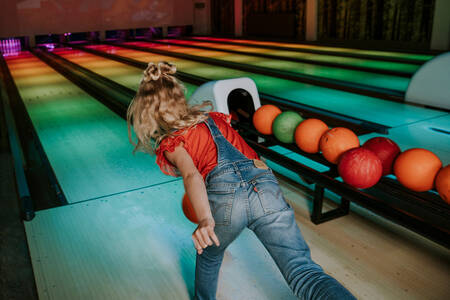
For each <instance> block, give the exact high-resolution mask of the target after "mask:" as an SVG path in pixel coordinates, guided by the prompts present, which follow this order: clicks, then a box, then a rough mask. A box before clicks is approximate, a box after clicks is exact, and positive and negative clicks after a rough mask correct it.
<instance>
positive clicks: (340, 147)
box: [319, 127, 359, 164]
mask: <svg viewBox="0 0 450 300" xmlns="http://www.w3.org/2000/svg"><path fill="white" fill-rule="evenodd" d="M356 147H359V139H358V136H357V135H356V134H354V133H353V131H351V130H350V129H347V128H344V127H336V128H332V129H329V130H328V131H326V132H325V133H324V134H323V135H322V137H321V138H320V141H319V148H320V151H322V155H323V157H325V159H326V160H328V161H329V162H330V163H333V164H337V162H338V160H339V156H341V154H342V153H344V152H345V151H347V150H349V149H352V148H356Z"/></svg>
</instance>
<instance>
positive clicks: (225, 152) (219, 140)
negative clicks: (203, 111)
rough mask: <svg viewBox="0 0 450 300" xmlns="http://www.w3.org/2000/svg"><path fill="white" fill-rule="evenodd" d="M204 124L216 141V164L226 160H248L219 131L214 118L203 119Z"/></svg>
mask: <svg viewBox="0 0 450 300" xmlns="http://www.w3.org/2000/svg"><path fill="white" fill-rule="evenodd" d="M205 124H206V126H207V127H208V129H209V131H210V132H211V136H212V138H213V140H214V143H216V148H217V164H218V165H220V164H223V163H228V162H234V161H240V160H248V158H247V157H246V156H245V155H244V154H242V153H241V151H239V150H238V149H236V147H234V146H233V145H232V144H231V143H230V142H229V141H228V140H227V139H226V138H225V137H224V136H223V135H222V133H221V132H220V130H219V128H218V127H217V125H216V123H215V122H214V120H213V119H212V118H211V117H209V118H208V119H207V120H206V121H205Z"/></svg>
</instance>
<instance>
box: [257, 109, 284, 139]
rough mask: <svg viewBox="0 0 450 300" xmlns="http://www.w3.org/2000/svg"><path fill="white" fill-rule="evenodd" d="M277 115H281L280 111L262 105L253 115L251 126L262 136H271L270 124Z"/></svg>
mask: <svg viewBox="0 0 450 300" xmlns="http://www.w3.org/2000/svg"><path fill="white" fill-rule="evenodd" d="M279 114H281V109H279V108H278V107H276V106H275V105H272V104H266V105H263V106H261V107H260V108H258V109H257V110H256V112H255V113H254V114H253V125H254V126H255V128H256V130H258V132H260V133H262V134H267V135H269V134H273V131H272V124H273V121H274V120H275V118H276V117H277V116H278V115H279Z"/></svg>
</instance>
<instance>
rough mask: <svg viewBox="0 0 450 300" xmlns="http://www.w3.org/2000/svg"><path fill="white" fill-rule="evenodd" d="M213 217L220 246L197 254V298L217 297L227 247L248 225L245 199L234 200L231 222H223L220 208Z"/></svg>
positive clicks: (210, 247) (213, 246)
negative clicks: (218, 282) (219, 277)
mask: <svg viewBox="0 0 450 300" xmlns="http://www.w3.org/2000/svg"><path fill="white" fill-rule="evenodd" d="M211 204H212V203H211ZM212 207H213V205H212ZM213 217H214V219H215V221H216V227H215V228H214V232H215V233H216V235H217V238H218V239H219V241H220V246H219V247H217V246H216V245H212V246H209V247H207V248H206V249H204V251H203V253H202V254H200V255H199V254H197V259H196V265H195V296H194V299H196V300H204V299H208V300H212V299H216V292H217V280H218V275H219V269H220V266H221V265H222V260H223V255H224V252H225V249H226V248H227V247H228V245H230V244H231V243H232V242H233V241H234V240H235V239H236V238H237V237H238V236H239V234H240V233H241V232H242V230H243V229H244V228H245V226H246V225H247V215H246V207H245V201H239V199H235V201H233V205H232V209H231V216H230V218H229V222H225V223H223V222H222V221H223V214H222V212H221V210H220V209H219V210H215V211H214V215H213Z"/></svg>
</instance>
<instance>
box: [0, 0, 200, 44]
mask: <svg viewBox="0 0 450 300" xmlns="http://www.w3.org/2000/svg"><path fill="white" fill-rule="evenodd" d="M193 18H194V5H193V1H190V0H0V37H11V36H30V35H39V34H47V33H64V32H85V31H101V30H114V29H128V28H140V27H149V26H154V27H157V26H179V25H192V24H193Z"/></svg>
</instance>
